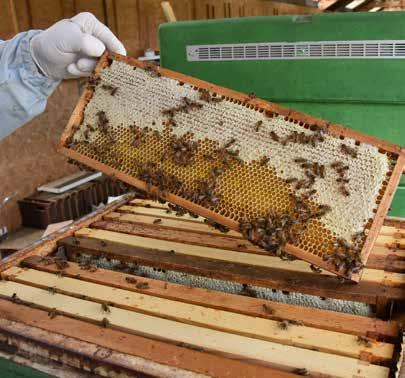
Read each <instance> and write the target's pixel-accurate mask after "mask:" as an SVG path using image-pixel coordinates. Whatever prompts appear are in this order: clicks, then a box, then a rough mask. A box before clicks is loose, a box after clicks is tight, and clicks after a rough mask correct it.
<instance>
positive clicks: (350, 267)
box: [322, 232, 364, 276]
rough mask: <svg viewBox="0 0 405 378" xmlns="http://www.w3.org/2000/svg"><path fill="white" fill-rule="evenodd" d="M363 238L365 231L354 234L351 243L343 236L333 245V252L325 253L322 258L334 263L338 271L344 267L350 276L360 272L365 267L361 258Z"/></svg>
mask: <svg viewBox="0 0 405 378" xmlns="http://www.w3.org/2000/svg"><path fill="white" fill-rule="evenodd" d="M363 239H364V233H363V232H359V233H356V234H354V235H353V237H352V243H351V244H350V243H349V242H347V240H345V239H343V238H337V239H336V240H335V242H334V245H333V252H332V253H331V254H327V255H323V256H322V259H323V260H324V261H326V262H330V263H332V264H333V265H334V266H335V268H336V270H337V271H340V270H341V269H343V271H344V272H345V274H346V275H348V276H351V275H352V274H353V273H358V272H360V271H361V270H362V269H363V268H364V264H363V261H362V258H361V244H362V242H363Z"/></svg>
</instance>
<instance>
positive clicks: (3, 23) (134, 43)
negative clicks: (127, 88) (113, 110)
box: [0, 0, 318, 56]
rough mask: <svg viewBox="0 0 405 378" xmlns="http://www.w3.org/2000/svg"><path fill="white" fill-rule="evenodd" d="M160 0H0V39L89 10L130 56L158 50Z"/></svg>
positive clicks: (226, 5)
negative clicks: (149, 50) (115, 37)
mask: <svg viewBox="0 0 405 378" xmlns="http://www.w3.org/2000/svg"><path fill="white" fill-rule="evenodd" d="M160 3H161V0H0V38H3V39H7V38H9V37H10V36H12V35H13V34H15V33H16V31H24V30H28V29H43V28H47V27H48V26H50V25H52V24H53V23H54V22H56V21H58V20H60V19H62V18H67V17H72V16H73V15H75V14H76V13H79V12H83V11H88V12H92V13H94V14H95V15H96V16H97V18H98V19H99V20H100V21H102V22H103V23H105V24H107V25H108V26H109V27H110V28H111V29H112V30H113V31H114V33H116V34H117V36H118V37H119V38H120V39H121V40H122V41H123V42H124V44H125V45H126V47H127V49H128V53H129V54H130V55H134V56H137V55H139V54H141V52H142V51H143V50H145V49H146V48H148V47H151V48H154V49H158V38H157V30H158V26H159V24H160V23H162V22H164V21H165V20H164V16H163V12H162V9H161V6H160ZM170 3H171V5H172V7H173V10H174V13H175V15H176V17H177V19H178V20H191V19H212V18H230V17H246V16H260V15H281V14H304V13H315V12H318V10H317V9H316V8H308V7H303V6H298V5H293V4H286V3H280V2H274V1H265V0H172V1H171V2H170ZM13 14H14V17H13ZM3 15H4V16H3Z"/></svg>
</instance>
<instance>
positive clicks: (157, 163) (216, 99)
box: [65, 59, 395, 274]
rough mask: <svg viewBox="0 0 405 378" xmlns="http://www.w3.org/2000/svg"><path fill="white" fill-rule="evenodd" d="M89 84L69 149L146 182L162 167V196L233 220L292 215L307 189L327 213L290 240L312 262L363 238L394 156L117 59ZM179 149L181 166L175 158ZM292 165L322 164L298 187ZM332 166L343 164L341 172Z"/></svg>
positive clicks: (297, 168)
mask: <svg viewBox="0 0 405 378" xmlns="http://www.w3.org/2000/svg"><path fill="white" fill-rule="evenodd" d="M91 86H92V88H91V90H92V91H93V94H92V97H91V99H90V100H89V102H88V103H87V104H86V106H85V109H84V115H83V119H82V121H81V123H80V125H76V127H75V129H74V132H73V134H72V136H71V138H69V139H68V141H67V142H66V144H65V145H66V146H67V147H68V148H70V149H74V150H75V151H77V152H78V153H79V154H81V155H85V156H87V157H89V158H91V159H94V160H96V161H98V162H101V163H103V164H106V165H108V166H110V167H112V168H114V169H117V170H118V171H120V172H123V173H126V174H128V175H130V176H132V177H135V178H138V179H141V180H143V181H146V180H147V178H148V174H147V173H148V172H149V170H154V171H155V172H160V173H159V174H161V175H165V176H167V177H170V180H171V181H170V180H169V181H168V182H166V184H165V185H166V186H168V187H165V188H161V189H162V193H163V194H165V193H166V191H168V192H170V193H173V194H176V195H178V196H180V197H182V198H185V199H187V200H188V201H190V202H191V203H196V204H199V205H202V206H204V207H206V208H208V209H210V210H212V211H213V212H214V213H216V214H220V215H222V216H224V217H226V218H229V219H232V220H234V221H236V222H241V221H243V220H246V219H248V220H253V219H258V218H260V217H266V216H267V215H268V214H269V211H272V212H276V213H283V212H287V213H289V212H291V211H292V209H293V207H294V198H296V197H297V196H300V195H305V193H308V191H311V192H312V194H311V196H308V198H306V202H307V204H308V207H309V208H311V209H316V208H317V207H319V206H325V207H327V208H328V211H327V212H326V213H325V214H324V215H323V216H322V217H316V218H314V219H311V220H310V221H309V222H308V223H307V224H306V226H305V227H304V229H303V230H302V232H301V233H300V237H299V238H298V240H296V241H295V242H294V243H292V244H294V245H295V246H296V247H298V248H299V249H300V250H301V251H304V252H305V253H306V255H307V256H308V258H307V259H308V260H309V261H311V256H318V257H323V256H326V255H330V254H331V253H332V251H333V250H334V249H336V240H338V239H342V240H345V241H347V242H350V241H351V240H353V235H355V234H358V233H360V234H362V235H363V237H362V238H361V243H363V242H364V239H365V236H366V235H367V229H369V228H370V226H371V224H372V221H373V217H374V214H375V212H376V210H377V207H378V204H379V203H380V201H381V199H382V196H383V194H384V191H385V188H386V186H387V183H388V181H389V178H390V176H391V173H392V170H393V167H394V164H395V157H394V156H393V155H392V154H390V153H387V152H385V151H382V150H379V149H378V148H377V147H376V146H373V145H369V144H366V143H360V142H358V141H356V140H353V139H350V138H347V137H343V136H336V135H334V134H331V133H327V132H323V131H322V132H320V131H319V129H318V127H317V126H314V125H308V124H306V123H304V122H299V121H298V120H294V119H292V118H288V117H284V116H281V115H279V114H277V113H274V112H272V113H270V112H269V111H266V110H264V109H262V108H260V107H259V106H254V105H251V104H249V102H248V101H247V102H242V101H240V100H237V99H234V98H231V97H227V96H221V95H219V94H217V93H213V92H208V91H206V90H203V89H201V88H198V87H197V86H195V85H194V84H193V83H188V82H180V81H178V80H176V79H174V78H171V77H169V76H162V75H161V74H159V73H157V72H156V71H155V70H153V69H150V68H146V69H143V68H140V67H137V66H132V65H130V64H128V63H126V62H124V61H120V60H114V59H112V60H111V61H110V62H109V64H108V65H106V66H105V67H104V68H102V69H101V70H100V71H99V73H98V79H97V80H96V81H94V82H93V83H92V85H91ZM292 136H294V137H292ZM289 138H290V139H289ZM314 138H318V140H316V141H315V142H314V141H313V140H314ZM179 141H181V143H180V142H179ZM179 143H180V144H179ZM192 143H194V149H192V148H191V147H190V150H188V151H186V152H184V151H185V150H187V148H188V147H187V146H191V145H192ZM342 145H344V146H343V147H342ZM228 146H229V147H228ZM176 149H177V150H179V151H180V150H182V149H183V150H182V151H183V152H178V155H176V151H177V150H176ZM346 149H347V150H348V151H349V152H347V150H346ZM224 151H226V153H225V152H224ZM182 153H185V154H187V159H188V163H185V164H180V163H179V161H178V159H177V160H176V158H175V156H180V157H181V154H182ZM297 161H301V162H302V161H304V162H306V163H307V164H317V166H318V168H319V167H320V166H322V174H321V175H320V176H321V177H319V173H318V175H315V176H316V177H315V178H310V186H309V187H308V185H307V187H303V188H300V187H299V186H298V184H297V182H308V177H310V175H312V173H311V172H310V170H308V169H307V170H306V169H303V167H302V164H299V163H297ZM336 162H339V164H341V166H344V167H345V172H344V174H342V175H340V176H339V174H338V173H337V170H336V167H335V168H334V167H333V164H334V163H335V164H336ZM304 165H305V164H304ZM145 167H147V168H145ZM215 169H217V170H219V171H220V172H219V174H217V175H215V174H213V170H214V172H215ZM142 172H143V173H142ZM145 172H146V173H145ZM314 172H315V171H314ZM172 179H173V180H177V185H174V184H173V185H172V184H171V183H173V182H174V181H173V180H172ZM339 182H340V183H339ZM154 185H156V183H155V184H154ZM161 185H163V184H161ZM210 185H211V186H210ZM202 187H203V188H205V189H204V193H203V192H202V189H201V188H202ZM342 188H344V190H342ZM343 191H346V192H347V193H346V194H344V193H343ZM207 192H209V193H210V194H209V196H210V197H209V198H210V200H209V201H208V202H207V201H206V200H205V199H204V198H206V197H207V196H208V195H207V194H206V193H207ZM204 196H205V197H204ZM214 199H215V200H214ZM316 261H318V262H319V259H318V260H316ZM318 265H319V264H318ZM327 269H328V270H332V271H336V272H339V267H335V268H331V267H330V266H328V268H327ZM339 274H342V273H341V272H340V273H339Z"/></svg>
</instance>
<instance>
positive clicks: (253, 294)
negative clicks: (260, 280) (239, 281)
mask: <svg viewBox="0 0 405 378" xmlns="http://www.w3.org/2000/svg"><path fill="white" fill-rule="evenodd" d="M240 294H241V295H244V296H246V297H256V296H257V293H256V291H255V290H253V289H252V288H251V287H249V286H248V285H247V284H243V285H242V290H241V292H240Z"/></svg>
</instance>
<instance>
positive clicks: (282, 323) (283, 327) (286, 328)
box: [278, 320, 290, 331]
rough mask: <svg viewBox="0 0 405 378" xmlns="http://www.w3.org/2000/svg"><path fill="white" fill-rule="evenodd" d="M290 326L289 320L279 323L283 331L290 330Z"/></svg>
mask: <svg viewBox="0 0 405 378" xmlns="http://www.w3.org/2000/svg"><path fill="white" fill-rule="evenodd" d="M289 325H290V322H289V321H288V320H282V321H281V322H278V327H279V328H280V329H282V330H285V331H286V330H288V327H289Z"/></svg>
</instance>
